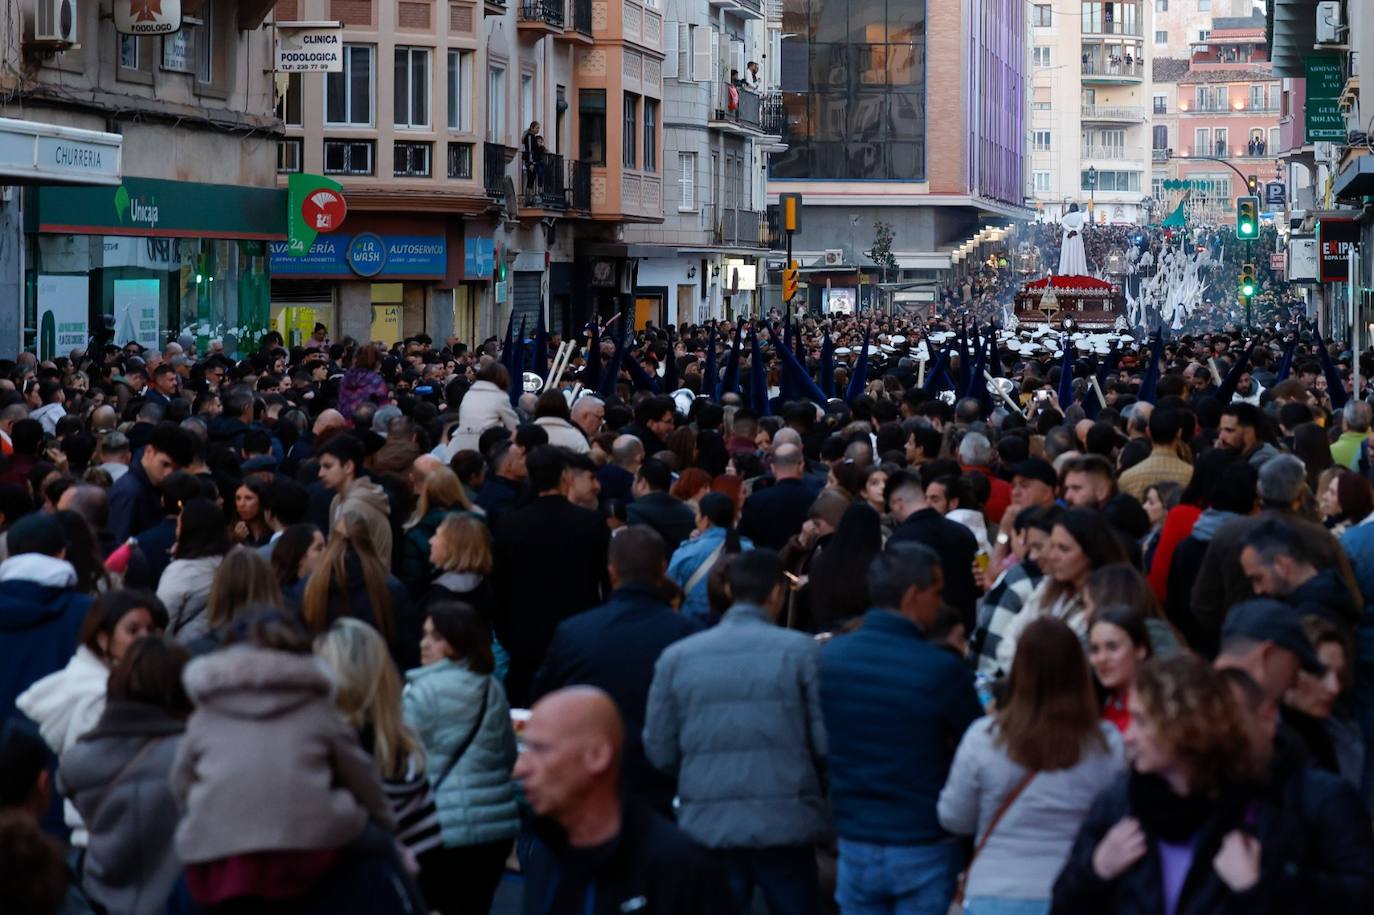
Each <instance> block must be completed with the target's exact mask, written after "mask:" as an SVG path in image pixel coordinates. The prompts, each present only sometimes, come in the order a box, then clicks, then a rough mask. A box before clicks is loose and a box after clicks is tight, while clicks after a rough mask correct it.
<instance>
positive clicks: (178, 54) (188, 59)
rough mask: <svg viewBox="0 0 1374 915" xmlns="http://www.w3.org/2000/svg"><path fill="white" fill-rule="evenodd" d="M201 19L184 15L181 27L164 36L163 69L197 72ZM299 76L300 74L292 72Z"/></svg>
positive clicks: (176, 71)
mask: <svg viewBox="0 0 1374 915" xmlns="http://www.w3.org/2000/svg"><path fill="white" fill-rule="evenodd" d="M200 25H201V21H200V20H199V19H192V18H190V17H189V16H186V17H182V20H181V29H180V30H178V31H176V32H173V33H172V34H170V35H164V36H162V69H164V70H168V71H170V72H172V73H195V72H196V41H195V38H196V28H197V27H199V26H200ZM292 75H294V76H296V77H299V76H300V74H299V73H297V74H292Z"/></svg>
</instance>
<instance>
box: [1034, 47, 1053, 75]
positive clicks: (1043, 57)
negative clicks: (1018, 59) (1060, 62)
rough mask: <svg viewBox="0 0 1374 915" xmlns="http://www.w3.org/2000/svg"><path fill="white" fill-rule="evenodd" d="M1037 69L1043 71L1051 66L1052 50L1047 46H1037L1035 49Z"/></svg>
mask: <svg viewBox="0 0 1374 915" xmlns="http://www.w3.org/2000/svg"><path fill="white" fill-rule="evenodd" d="M1033 51H1034V54H1035V58H1034V59H1035V69H1037V70H1043V69H1044V68H1045V67H1048V66H1049V65H1050V49H1049V47H1048V46H1046V45H1037V46H1036V47H1035V48H1034V49H1033Z"/></svg>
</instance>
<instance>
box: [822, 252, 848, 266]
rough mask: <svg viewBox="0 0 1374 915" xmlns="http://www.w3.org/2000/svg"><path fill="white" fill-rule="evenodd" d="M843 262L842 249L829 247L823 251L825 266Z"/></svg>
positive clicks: (838, 264) (837, 264)
mask: <svg viewBox="0 0 1374 915" xmlns="http://www.w3.org/2000/svg"><path fill="white" fill-rule="evenodd" d="M843 263H844V249H843V248H831V249H829V250H828V251H826V252H825V265H826V266H827V267H838V266H840V265H841V264H843Z"/></svg>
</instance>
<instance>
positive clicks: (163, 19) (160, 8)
mask: <svg viewBox="0 0 1374 915" xmlns="http://www.w3.org/2000/svg"><path fill="white" fill-rule="evenodd" d="M114 24H115V31H116V32H118V33H119V34H121V35H170V34H172V33H173V32H176V31H179V30H180V29H181V0H114Z"/></svg>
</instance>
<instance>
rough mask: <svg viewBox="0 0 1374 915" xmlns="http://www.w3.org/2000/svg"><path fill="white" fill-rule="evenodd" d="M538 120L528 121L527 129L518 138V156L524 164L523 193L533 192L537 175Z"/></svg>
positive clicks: (534, 191) (536, 184)
mask: <svg viewBox="0 0 1374 915" xmlns="http://www.w3.org/2000/svg"><path fill="white" fill-rule="evenodd" d="M539 146H540V137H539V122H538V121H530V126H529V129H528V130H526V131H525V135H524V136H522V137H521V138H520V158H521V159H522V160H523V162H524V165H525V193H526V194H534V193H536V189H537V186H538V177H539Z"/></svg>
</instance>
